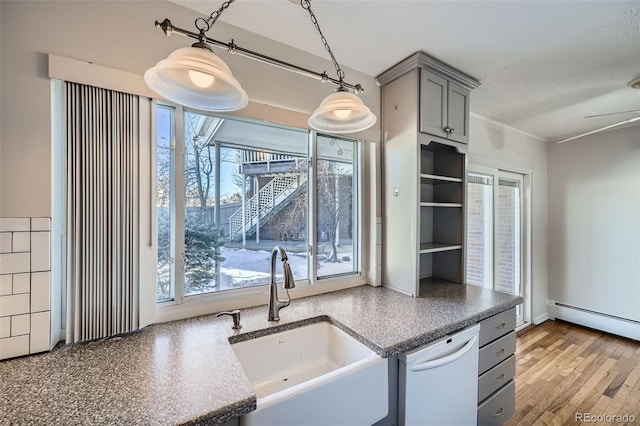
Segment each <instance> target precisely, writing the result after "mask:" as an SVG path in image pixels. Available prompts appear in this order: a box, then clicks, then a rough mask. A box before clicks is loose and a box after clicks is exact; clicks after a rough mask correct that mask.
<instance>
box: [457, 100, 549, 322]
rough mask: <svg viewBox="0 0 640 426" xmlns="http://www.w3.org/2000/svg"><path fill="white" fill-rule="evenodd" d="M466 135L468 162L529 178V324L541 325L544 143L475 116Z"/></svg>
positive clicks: (543, 297)
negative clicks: (530, 304)
mask: <svg viewBox="0 0 640 426" xmlns="http://www.w3.org/2000/svg"><path fill="white" fill-rule="evenodd" d="M472 97H473V93H472ZM469 135H470V141H469V156H468V158H469V161H473V162H475V163H479V164H485V165H488V166H493V167H498V168H501V169H505V170H512V171H516V172H526V173H530V174H531V176H532V183H531V191H532V194H531V201H532V202H531V204H532V206H531V207H532V211H531V213H532V218H531V229H532V236H531V247H532V253H531V300H532V307H531V309H532V320H533V321H535V322H540V321H543V320H544V319H546V315H547V309H546V303H547V283H548V263H547V142H544V141H542V140H540V139H537V138H535V137H532V136H529V135H527V134H524V133H521V132H518V131H515V130H514V129H511V128H508V127H505V126H501V125H500V124H499V123H494V122H491V121H489V120H485V119H482V118H481V117H478V116H475V115H472V116H471V121H470V129H469Z"/></svg>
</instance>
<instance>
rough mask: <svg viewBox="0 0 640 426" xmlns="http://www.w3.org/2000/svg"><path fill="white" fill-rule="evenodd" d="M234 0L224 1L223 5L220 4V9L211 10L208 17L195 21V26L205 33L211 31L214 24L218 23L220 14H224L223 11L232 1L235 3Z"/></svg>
mask: <svg viewBox="0 0 640 426" xmlns="http://www.w3.org/2000/svg"><path fill="white" fill-rule="evenodd" d="M234 1H235V0H227V1H225V2H224V3H222V6H220V9H218V10H215V11H213V12H211V15H209V17H208V18H207V19H203V18H197V19H196V21H195V26H196V28H197V29H198V30H200V33H201V34H204V33H206V32H207V31H209V30H210V29H211V27H213V24H215V23H216V21H217V20H218V18H219V17H220V15H222V12H224V11H225V10H226V9H228V8H229V6H231V3H233V2H234Z"/></svg>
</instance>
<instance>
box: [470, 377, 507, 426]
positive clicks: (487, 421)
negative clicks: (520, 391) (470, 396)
mask: <svg viewBox="0 0 640 426" xmlns="http://www.w3.org/2000/svg"><path fill="white" fill-rule="evenodd" d="M515 410H516V384H515V382H514V381H513V380H512V381H511V382H509V384H508V385H506V386H505V387H503V388H502V389H501V390H500V391H499V392H497V393H495V394H494V395H492V396H491V398H489V399H487V400H486V401H485V402H483V403H482V404H480V405H479V406H478V424H479V425H482V426H494V425H495V426H498V425H502V424H504V422H506V421H507V420H508V419H509V417H511V416H513V413H515Z"/></svg>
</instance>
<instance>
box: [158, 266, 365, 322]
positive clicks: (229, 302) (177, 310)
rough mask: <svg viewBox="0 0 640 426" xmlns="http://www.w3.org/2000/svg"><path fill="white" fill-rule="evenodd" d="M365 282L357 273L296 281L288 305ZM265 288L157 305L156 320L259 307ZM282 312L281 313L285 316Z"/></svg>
mask: <svg viewBox="0 0 640 426" xmlns="http://www.w3.org/2000/svg"><path fill="white" fill-rule="evenodd" d="M365 284H367V282H366V280H364V279H363V278H361V277H360V276H359V275H353V276H352V277H343V278H336V279H326V280H324V279H323V280H320V281H319V282H318V284H315V285H310V284H309V283H308V281H307V282H306V284H305V283H300V282H298V283H296V287H295V288H294V289H292V290H289V294H290V296H291V300H292V302H291V306H292V307H294V306H295V299H299V298H301V297H307V296H314V295H316V294H321V293H328V292H332V291H337V290H343V289H347V288H351V287H358V286H361V285H365ZM268 290H269V286H266V285H264V286H260V287H253V288H247V289H241V290H233V291H229V292H219V293H216V294H215V295H214V296H215V297H206V296H204V297H203V296H201V297H198V298H194V299H192V301H189V300H188V299H185V301H184V302H183V303H182V304H170V303H167V304H158V307H157V316H156V322H168V321H176V320H180V319H185V318H191V317H195V316H199V315H208V314H213V313H216V312H221V311H228V310H232V309H244V308H249V307H253V306H262V305H265V304H266V302H267V301H268V300H269V295H268ZM225 293H226V294H225ZM285 312H286V311H285ZM285 312H283V313H282V314H281V315H285ZM266 318H267V308H266V306H265V321H266Z"/></svg>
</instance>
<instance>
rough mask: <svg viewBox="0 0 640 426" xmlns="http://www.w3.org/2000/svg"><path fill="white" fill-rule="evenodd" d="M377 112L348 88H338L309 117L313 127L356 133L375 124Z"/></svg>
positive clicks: (333, 131) (331, 131) (325, 130)
mask: <svg viewBox="0 0 640 426" xmlns="http://www.w3.org/2000/svg"><path fill="white" fill-rule="evenodd" d="M376 121H377V118H376V116H375V114H373V113H372V112H371V110H370V109H369V108H368V107H367V106H366V105H365V104H364V103H363V102H362V100H361V99H360V98H359V97H358V96H356V95H354V94H353V93H351V92H348V91H347V90H346V89H342V90H340V89H338V90H337V91H336V92H334V93H332V94H330V95H329V96H327V97H326V98H324V99H323V100H322V102H321V103H320V106H319V107H318V109H316V110H315V111H314V112H313V114H312V115H311V117H309V121H308V123H309V126H310V127H311V128H312V129H315V130H318V131H321V132H327V133H337V134H341V133H354V132H359V131H362V130H365V129H368V128H369V127H371V126H373V125H374V124H375V123H376Z"/></svg>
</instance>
